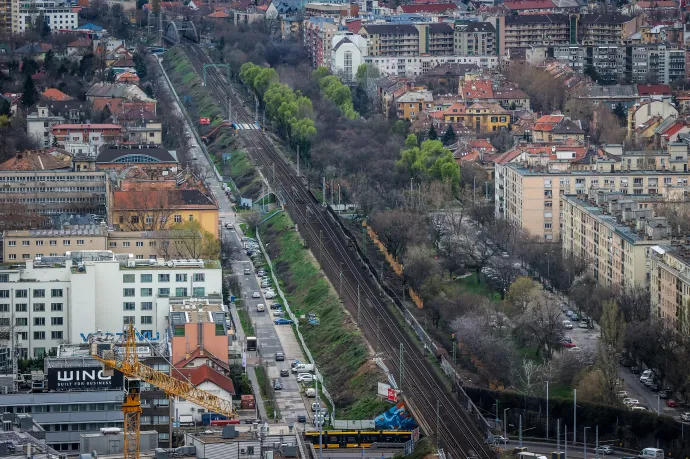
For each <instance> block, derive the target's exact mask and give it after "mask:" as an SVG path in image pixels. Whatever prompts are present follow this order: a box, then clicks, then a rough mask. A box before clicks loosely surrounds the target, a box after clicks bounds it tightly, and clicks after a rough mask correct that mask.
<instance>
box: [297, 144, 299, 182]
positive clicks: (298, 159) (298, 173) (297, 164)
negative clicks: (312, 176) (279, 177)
mask: <svg viewBox="0 0 690 459" xmlns="http://www.w3.org/2000/svg"><path fill="white" fill-rule="evenodd" d="M297 177H299V145H297Z"/></svg>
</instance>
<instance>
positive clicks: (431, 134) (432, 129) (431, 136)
mask: <svg viewBox="0 0 690 459" xmlns="http://www.w3.org/2000/svg"><path fill="white" fill-rule="evenodd" d="M426 138H427V139H429V140H438V133H437V132H436V128H435V127H434V125H433V124H432V125H431V127H430V128H429V132H428V133H427V135H426Z"/></svg>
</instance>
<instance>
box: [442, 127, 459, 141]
mask: <svg viewBox="0 0 690 459" xmlns="http://www.w3.org/2000/svg"><path fill="white" fill-rule="evenodd" d="M457 138H458V137H457V136H456V135H455V130H453V125H452V124H448V129H446V132H444V133H443V136H442V137H441V142H443V145H452V144H454V143H455V141H456V140H457Z"/></svg>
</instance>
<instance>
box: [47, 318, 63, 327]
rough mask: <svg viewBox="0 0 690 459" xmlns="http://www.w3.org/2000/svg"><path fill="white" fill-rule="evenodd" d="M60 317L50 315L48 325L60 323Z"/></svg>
mask: <svg viewBox="0 0 690 459" xmlns="http://www.w3.org/2000/svg"><path fill="white" fill-rule="evenodd" d="M62 324H63V322H62V317H51V318H50V325H62Z"/></svg>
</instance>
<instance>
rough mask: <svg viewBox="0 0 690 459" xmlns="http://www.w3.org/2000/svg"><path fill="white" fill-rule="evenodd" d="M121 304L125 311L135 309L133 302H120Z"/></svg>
mask: <svg viewBox="0 0 690 459" xmlns="http://www.w3.org/2000/svg"><path fill="white" fill-rule="evenodd" d="M122 306H123V309H124V310H125V311H134V310H135V309H136V305H135V303H133V302H125V303H122Z"/></svg>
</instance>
